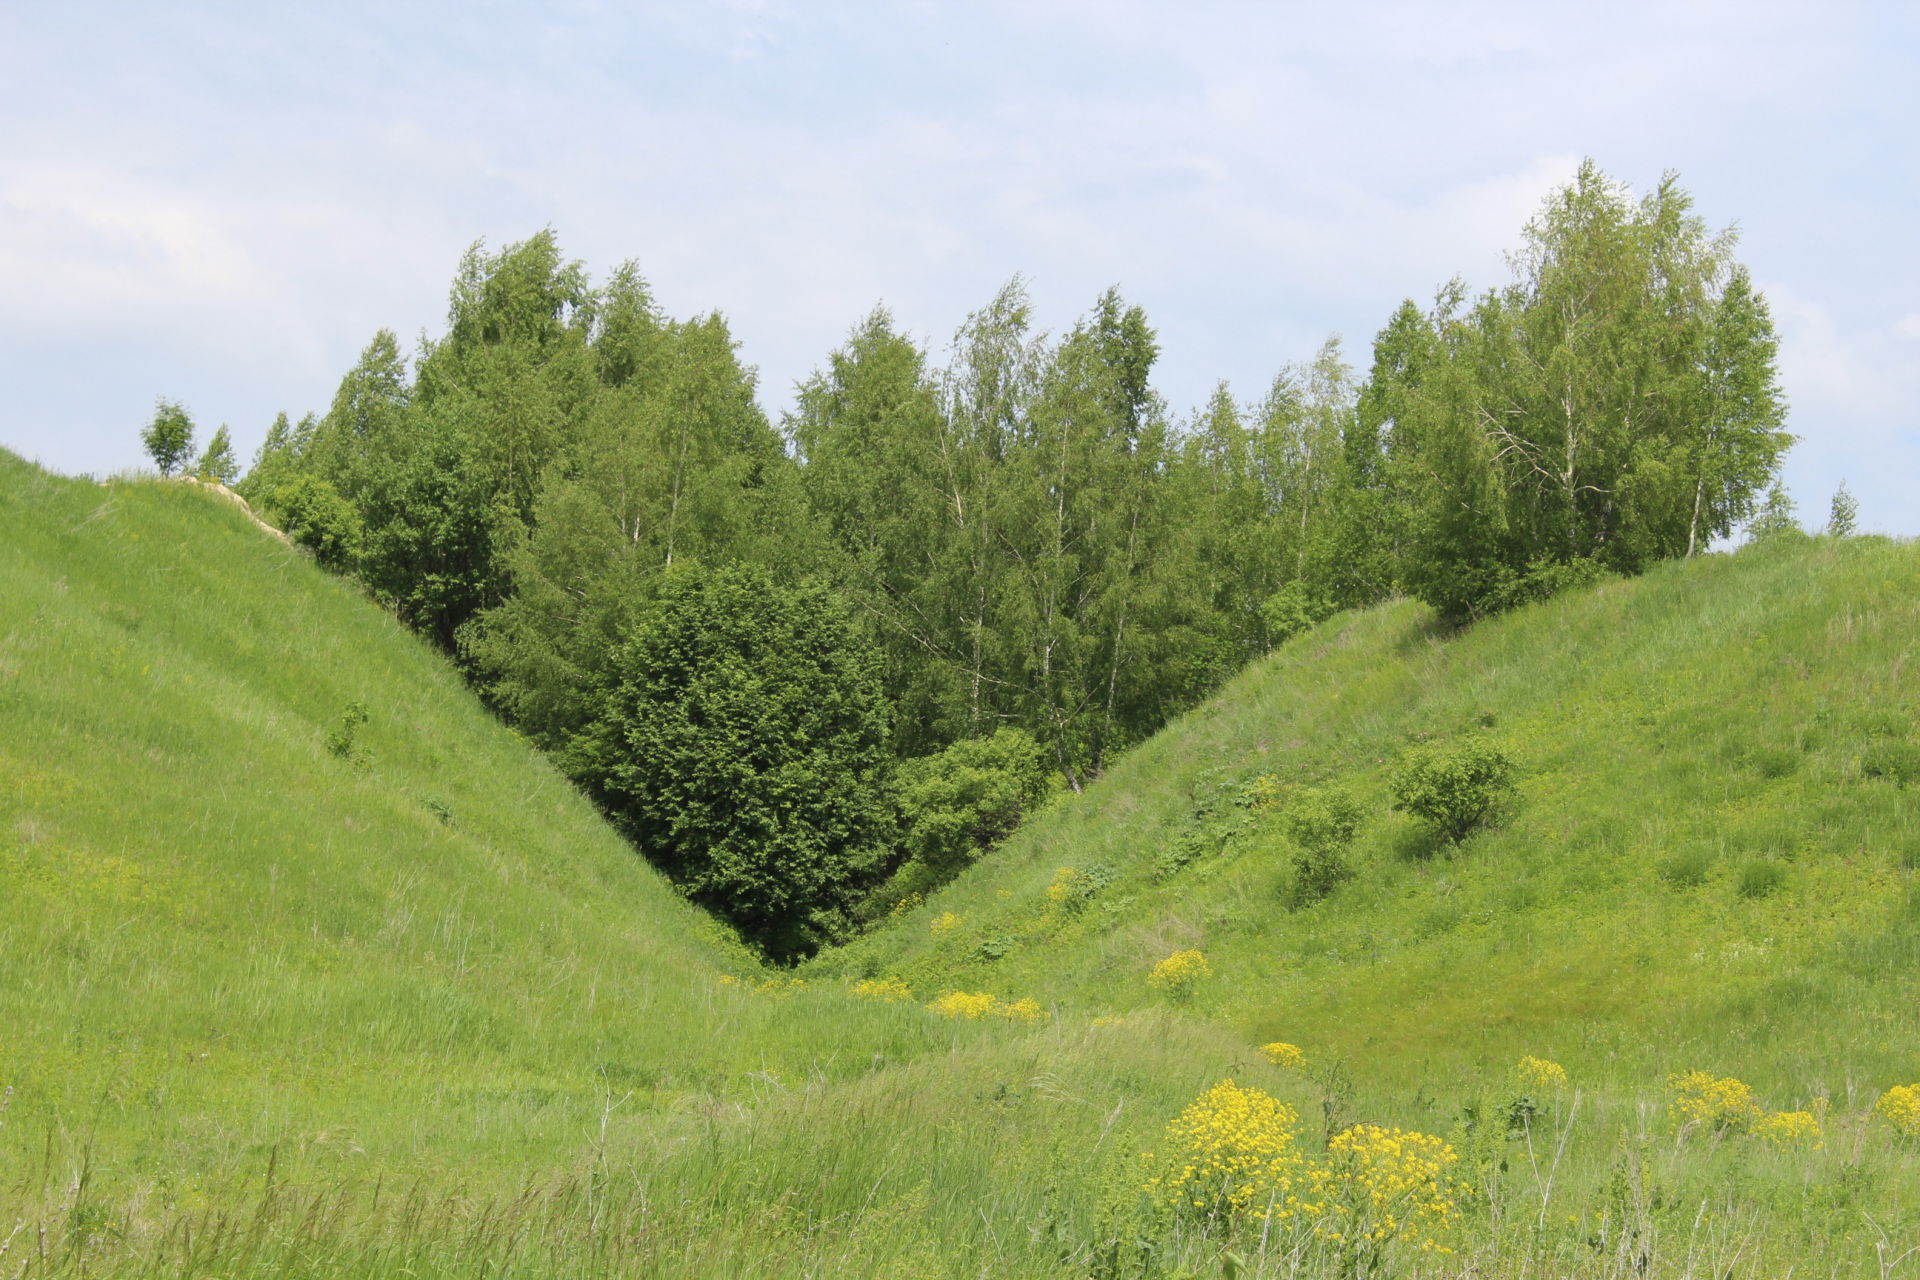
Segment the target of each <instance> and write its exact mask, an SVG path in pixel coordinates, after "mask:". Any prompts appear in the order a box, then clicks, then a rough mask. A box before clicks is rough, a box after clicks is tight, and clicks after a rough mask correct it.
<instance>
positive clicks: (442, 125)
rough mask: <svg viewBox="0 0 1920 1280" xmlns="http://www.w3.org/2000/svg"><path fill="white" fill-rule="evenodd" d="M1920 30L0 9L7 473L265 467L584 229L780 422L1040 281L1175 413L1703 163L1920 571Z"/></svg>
mask: <svg viewBox="0 0 1920 1280" xmlns="http://www.w3.org/2000/svg"><path fill="white" fill-rule="evenodd" d="M1916 67H1920V6H1912V5H1904V4H1885V5H1846V4H1835V3H1827V4H1821V5H1813V4H1806V3H1801V4H1769V3H1765V2H1764V0H1744V2H1742V3H1685V2H1676V0H1665V2H1663V3H1658V4H1636V3H1606V4H1592V5H1577V4H1564V5H1560V4H1556V5H1544V4H1539V3H1525V4H1473V3H1464V2H1454V3H1446V4H1438V3H1429V4H1384V3H1375V4H1366V3H1362V4H1348V5H1341V6H1334V5H1328V4H1311V5H1309V4H1301V3H1277V2H1275V3H1263V4H1228V3H1208V2H1206V0H1186V2H1184V3H1165V4H1133V3H1127V2H1125V0H1112V2H1103V3H1098V4H1095V3H1090V2H1089V3H1080V2H1077V0H1061V2H1059V3H1047V2H1045V0H1027V2H1026V3H1007V4H999V3H993V2H991V0H981V2H977V3H970V4H964V5H962V4H951V5H949V4H934V3H913V2H912V0H894V2H892V3H877V2H876V3H871V4H835V3H827V2H825V0H820V2H809V3H791V4H790V3H783V2H781V0H752V2H749V0H735V2H732V3H712V4H697V3H680V4H660V5H653V4H645V3H622V4H599V3H568V4H551V5H545V6H541V5H533V4H517V5H499V4H491V3H486V2H485V0H466V2H464V3H460V4H457V5H451V4H449V5H439V4H426V3H419V4H407V3H398V4H396V3H393V2H392V0H382V2H381V3H377V4H358V3H350V2H349V3H329V4H326V5H317V4H316V5H305V6H302V5H269V4H260V3H257V2H249V3H246V4H235V5H231V6H226V5H213V4H192V3H179V4H170V5H166V6H159V5H152V4H150V3H140V4H125V5H111V4H89V3H85V0H78V2H75V0H66V2H62V3H41V2H39V0H5V3H0V388H4V392H5V394H4V395H0V445H3V446H5V447H7V448H10V449H13V450H15V451H16V452H19V453H21V454H23V455H25V456H27V457H30V458H34V459H36V460H38V461H40V462H42V463H44V464H45V465H47V466H50V467H52V468H54V469H56V470H59V471H64V472H68V473H92V474H95V475H106V474H110V473H112V472H116V471H119V470H123V469H126V468H131V467H135V466H138V465H140V464H141V463H142V462H143V461H144V459H143V457H142V454H141V449H140V445H139V439H138V437H139V432H140V429H141V428H142V427H143V426H144V425H145V423H146V422H147V421H148V420H149V419H150V418H151V416H152V412H153V405H154V402H155V399H156V398H157V397H162V396H164V397H167V398H169V399H175V400H179V401H181V402H183V403H184V404H186V406H187V407H188V409H189V410H190V412H191V413H192V414H193V416H194V419H195V421H196V422H197V423H198V425H199V428H200V433H201V438H202V439H204V438H205V437H206V436H207V435H209V434H211V432H212V430H213V428H214V427H216V426H217V425H219V424H222V423H225V424H228V425H229V426H230V427H231V430H232V433H233V437H234V441H235V444H236V446H237V448H238V450H239V451H240V453H241V454H242V456H243V457H250V456H251V454H252V451H253V449H254V448H255V447H256V446H257V445H258V443H259V441H260V439H261V437H262V436H263V435H264V434H265V430H266V427H267V425H268V424H269V423H270V422H271V421H272V418H273V416H274V414H275V413H276V412H278V411H280V410H286V411H288V412H290V413H291V414H293V415H294V416H296V417H297V416H299V415H300V414H301V413H303V412H306V411H308V410H317V411H320V410H324V409H325V408H326V406H327V404H328V402H329V401H330V400H331V398H332V395H333V390H334V387H335V385H336V384H337V382H338V380H339V378H340V376H341V374H343V373H344V372H345V371H346V370H347V369H348V368H349V367H350V366H351V365H352V363H353V362H354V360H355V359H356V358H357V356H358V355H359V353H360V351H361V349H362V348H363V347H364V346H365V345H366V343H367V342H368V340H369V339H370V338H371V337H372V336H373V334H374V333H375V332H376V331H377V330H378V329H381V328H390V329H393V330H395V331H396V332H397V333H398V334H400V335H401V338H402V340H403V342H404V343H407V344H409V345H410V344H412V343H413V342H415V341H417V339H418V338H419V336H420V335H422V334H423V333H424V334H429V335H437V334H438V333H439V332H441V330H442V328H443V326H444V322H445V316H446V309H447V291H448V287H449V285H450V283H451V281H452V278H453V274H454V271H455V268H456V267H457V265H458V263H459V260H460V257H461V254H462V253H463V252H464V251H465V250H466V249H467V248H468V247H469V246H470V245H472V244H473V243H475V242H476V241H484V242H485V243H486V244H487V245H488V246H490V247H494V248H498V247H499V246H502V245H505V244H508V243H512V242H514V241H517V240H521V239H524V238H525V237H526V236H528V235H530V234H532V233H534V232H537V231H539V230H541V229H542V228H546V227H551V228H552V229H553V230H554V232H555V234H556V235H557V237H558V239H559V242H560V245H561V248H562V250H563V251H564V252H565V253H566V254H567V256H569V257H571V258H577V259H579V260H581V261H583V262H584V263H586V265H587V266H588V268H589V270H590V271H591V272H592V273H593V275H594V277H595V278H596V279H603V278H604V277H605V276H606V275H608V274H609V273H610V272H611V271H612V270H613V269H614V268H615V267H616V266H617V265H618V264H620V263H622V262H625V261H627V260H632V261H634V262H635V263H637V264H638V266H639V269H640V271H641V273H642V274H643V275H644V276H645V277H646V279H647V280H648V281H649V283H650V284H651V286H652V287H653V291H654V294H655V297H656V299H657V300H658V301H659V302H660V304H661V305H662V306H663V307H664V308H665V309H666V310H667V311H668V312H669V313H670V314H673V315H675V316H691V315H695V314H700V313H705V312H709V311H719V312H720V313H722V314H723V315H724V316H725V317H726V318H727V321H728V323H729V325H730V327H731V330H732V332H733V334H734V337H735V338H736V340H737V341H738V343H739V345H740V352H741V356H742V358H743V359H744V360H745V361H746V362H747V363H749V364H751V365H753V366H755V367H756V368H757V369H758V371H759V394H760V400H761V404H762V406H763V407H764V408H765V409H766V411H767V412H768V414H769V415H770V416H772V417H773V418H774V419H775V420H776V421H778V419H779V417H780V414H781V413H782V412H783V411H784V410H785V409H786V408H788V407H789V406H790V405H791V403H792V398H793V388H794V384H795V383H796V381H798V380H800V379H802V378H804V377H806V376H807V375H808V373H810V372H811V371H812V370H813V369H814V368H816V367H817V366H819V365H820V364H822V363H823V362H824V361H825V359H826V356H827V354H828V353H829V352H830V351H831V350H833V349H834V348H835V347H837V346H838V345H840V344H841V343H842V342H843V341H844V340H845V338H846V336H847V334H848V332H849V331H850V330H851V329H852V328H853V327H854V325H855V324H856V323H858V322H859V321H860V319H861V318H862V317H863V316H865V315H866V314H867V313H868V312H870V311H871V310H872V308H873V307H874V306H875V305H876V304H882V303H883V304H884V305H886V306H887V307H888V309H889V310H890V311H891V312H892V313H893V315H894V317H895V319H896V321H897V322H898V323H899V324H901V325H902V326H904V327H905V328H906V329H908V330H909V331H911V332H912V333H913V334H915V335H916V337H918V338H919V339H921V340H922V341H924V342H925V343H926V344H927V345H928V346H929V347H930V349H931V350H932V351H933V353H934V355H935V357H936V359H937V358H940V356H941V354H942V352H943V351H944V349H945V346H946V343H947V341H948V340H949V338H950V337H951V335H952V333H953V332H954V330H955V329H956V328H957V327H958V326H959V325H960V323H961V322H962V321H963V320H964V319H965V317H966V315H967V314H968V313H969V312H970V311H973V310H976V309H978V308H980V307H982V306H984V305H985V304H986V303H987V302H988V301H989V300H990V299H991V298H992V297H993V295H994V293H995V292H997V290H998V289H999V288H1000V286H1001V285H1002V284H1004V283H1005V282H1006V281H1007V280H1008V279H1009V278H1010V277H1011V276H1013V275H1015V274H1016V273H1018V274H1020V275H1022V276H1023V277H1025V278H1026V280H1027V281H1028V283H1029V287H1030V290H1031V293H1032V297H1033V300H1034V304H1035V308H1036V318H1037V320H1038V322H1039V323H1040V325H1041V326H1042V327H1043V328H1047V329H1050V330H1053V331H1056V332H1057V331H1060V330H1064V329H1066V328H1068V327H1069V326H1071V325H1072V323H1073V322H1074V320H1075V319H1076V318H1077V317H1078V316H1080V315H1081V314H1082V313H1084V312H1085V311H1086V310H1087V309H1088V308H1089V307H1090V306H1091V305H1092V304H1093V302H1094V300H1095V299H1096V298H1097V297H1098V296H1099V294H1100V292H1101V291H1102V290H1104V289H1105V288H1107V287H1108V286H1110V285H1118V286H1119V288H1120V290H1121V292H1122V293H1123V294H1124V295H1125V296H1126V298H1127V299H1128V300H1129V301H1130V302H1134V303H1138V304H1140V305H1141V306H1143V307H1144V308H1145V309H1146V312H1147V315H1148V318H1149V320H1150V321H1151V323H1152V324H1153V325H1154V326H1155V328H1156V329H1157V330H1158V332H1159V338H1160V343H1161V349H1162V355H1161V359H1160V363H1159V364H1158V366H1157V368H1156V372H1155V382H1156V386H1157V387H1158V389H1159V391H1160V392H1161V394H1162V395H1163V396H1164V397H1165V398H1166V399H1167V401H1168V402H1169V404H1170V405H1171V406H1172V407H1173V408H1174V409H1175V410H1176V412H1178V413H1181V414H1184V413H1186V412H1188V411H1190V410H1192V409H1193V408H1195V407H1197V406H1199V405H1200V404H1201V403H1203V402H1204V401H1205V399H1206V398H1207V396H1208V395H1209V394H1210V393H1211V392H1212V390H1213V388H1214V386H1215V385H1216V384H1217V383H1218V382H1219V381H1221V380H1223V379H1224V380H1226V381H1227V382H1228V383H1229V384H1230V385H1231V387H1232V388H1233V390H1234V392H1235V393H1236V394H1237V395H1239V396H1241V397H1242V398H1245V399H1254V398H1258V397H1259V396H1260V395H1261V394H1263V393H1264V391H1265V390H1266V387H1267V386H1268V384H1269V383H1270V382H1271V380H1272V379H1273V377H1274V375H1275V374H1276V373H1277V372H1278V371H1279V370H1280V369H1281V368H1282V367H1283V366H1285V365H1287V364H1288V363H1291V362H1298V361H1304V360H1307V359H1310V358H1311V357H1312V356H1313V354H1314V352H1315V350H1316V349H1317V348H1318V347H1319V345H1320V344H1321V343H1322V342H1323V341H1325V339H1326V338H1327V337H1328V336H1329V335H1338V336H1339V337H1340V338H1341V339H1342V340H1343V342H1344V343H1345V350H1346V352H1347V354H1348V358H1349V359H1350V360H1352V361H1353V362H1354V363H1355V364H1357V365H1359V366H1360V367H1361V368H1363V369H1364V367H1365V365H1366V363H1367V362H1368V359H1369V351H1370V344H1371V342H1372V338H1373V335H1374V334H1375V333H1376V332H1377V331H1378V330H1379V328H1380V327H1381V325H1382V324H1384V323H1385V321H1386V318H1387V316H1388V315H1389V313H1390V312H1391V311H1392V309H1393V308H1394V306H1395V305H1396V304H1397V303H1398V302H1399V301H1400V300H1401V299H1402V298H1406V297H1413V298H1415V299H1417V300H1421V301H1426V300H1429V299H1431V297H1432V296H1433V294H1434V292H1435V290H1436V289H1437V288H1438V287H1439V286H1440V285H1441V284H1443V283H1444V282H1445V281H1447V280H1448V279H1450V278H1452V277H1454V276H1459V277H1461V278H1463V279H1464V280H1465V281H1466V282H1467V283H1468V285H1469V286H1470V287H1472V288H1473V289H1475V290H1478V289H1482V288H1486V287H1490V286H1494V285H1498V284H1501V283H1504V282H1505V281H1506V280H1507V279H1508V268H1507V266H1506V262H1505V256H1504V255H1505V254H1506V252H1507V251H1509V250H1512V249H1513V248H1515V247H1516V246H1517V245H1518V242H1519V237H1520V231H1521V228H1522V227H1523V226H1524V224H1525V223H1526V221H1527V219H1528V217H1529V216H1530V215H1531V214H1532V213H1533V211H1534V210H1535V209H1536V208H1537V207H1538V206H1539V204H1540V202H1541V201H1542V200H1543V199H1544V198H1545V197H1546V196H1547V194H1548V193H1549V192H1550V191H1551V190H1552V189H1553V188H1554V187H1555V186H1556V185H1557V184H1559V183H1562V182H1564V181H1566V180H1567V179H1568V178H1569V177H1570V176H1571V175H1572V173H1573V172H1574V170H1575V168H1576V167H1577V165H1578V164H1579V162H1580V160H1581V158H1582V157H1583V156H1590V157H1592V158H1593V159H1594V160H1595V161H1596V162H1597V163H1598V164H1599V165H1600V166H1601V167H1602V168H1603V169H1604V170H1606V171H1607V172H1608V173H1609V174H1611V175H1612V176H1614V177H1615V178H1618V179H1621V180H1623V181H1626V182H1628V183H1630V184H1632V185H1633V186H1634V187H1635V188H1636V189H1645V188H1646V187H1649V186H1651V185H1652V184H1654V183H1656V182H1657V181H1659V179H1660V176H1661V174H1662V173H1663V172H1665V171H1667V170H1674V171H1677V172H1678V174H1679V177H1680V181H1681V184H1682V185H1683V186H1684V187H1685V188H1686V189H1687V190H1688V191H1690V192H1691V193H1692V195H1693V196H1694V199H1695V201H1696V208H1697V211H1698V212H1699V213H1700V214H1701V215H1702V216H1703V217H1704V218H1705V219H1706V220H1707V221H1708V222H1709V223H1710V224H1712V225H1713V226H1715V227H1721V226H1727V225H1736V226H1737V227H1738V229H1739V232H1740V237H1741V240H1740V250H1739V257H1740V258H1741V260H1742V261H1743V262H1745V263H1746V265H1747V266H1748V267H1749V268H1750V269H1751V271H1752V274H1753V277H1754V279H1755V280H1756V282H1757V283H1758V284H1759V285H1760V287H1761V288H1762V289H1763V290H1764V292H1765V293H1766V296H1767V298H1768V300H1769V302H1770V304H1771V306H1772V309H1773V314H1774V317H1775V321H1776V324H1777V326H1778V329H1779V332H1780V335H1781V351H1780V372H1781V379H1782V383H1783V385H1784V387H1785V389H1786V392H1787V396H1788V398H1789V401H1790V403H1791V413H1790V418H1789V426H1790V428H1791V430H1792V431H1793V432H1794V433H1795V434H1796V435H1798V436H1799V437H1800V441H1799V443H1798V444H1797V445H1796V446H1795V447H1794V448H1793V450H1792V451H1791V452H1790V453H1789V454H1788V457H1787V461H1786V466H1785V473H1784V474H1785V479H1786V482H1787V485H1788V488H1789V491H1790V492H1791V493H1792V495H1793V497H1794V498H1795V500H1796V501H1797V503H1798V504H1799V508H1800V514H1801V516H1802V518H1803V520H1805V521H1806V522H1807V523H1809V524H1810V525H1814V526H1818V525H1820V524H1822V523H1824V521H1825V518H1826V513H1827V510H1828V503H1829V499H1830V497H1831V495H1832V493H1833V491H1834V489H1835V487H1836V486H1837V485H1838V484H1840V483H1841V482H1842V481H1843V480H1844V481H1845V482H1846V484H1847V486H1848V487H1849V489H1850V490H1851V491H1852V492H1853V493H1854V494H1855V496H1856V497H1857V498H1858V500H1859V524H1860V527H1861V528H1862V529H1863V530H1873V531H1879V532H1886V533H1894V534H1901V535H1915V534H1920V408H1917V407H1916V406H1920V253H1916V252H1915V249H1914V242H1915V232H1916V230H1920V89H1916V88H1915V87H1914V69H1915V68H1916Z"/></svg>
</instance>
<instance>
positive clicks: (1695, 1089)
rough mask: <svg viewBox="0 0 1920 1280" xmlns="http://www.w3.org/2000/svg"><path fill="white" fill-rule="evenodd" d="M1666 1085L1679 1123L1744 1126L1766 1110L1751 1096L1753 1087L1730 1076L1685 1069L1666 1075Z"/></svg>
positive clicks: (1722, 1126) (1728, 1126)
mask: <svg viewBox="0 0 1920 1280" xmlns="http://www.w3.org/2000/svg"><path fill="white" fill-rule="evenodd" d="M1667 1088H1669V1089H1671V1090H1673V1114H1674V1116H1675V1117H1676V1118H1677V1119H1678V1120H1679V1121H1680V1122H1681V1123H1682V1124H1704V1125H1710V1126H1712V1127H1713V1128H1715V1129H1747V1128H1751V1127H1752V1125H1753V1122H1754V1121H1756V1120H1758V1119H1759V1118H1760V1117H1761V1116H1763V1115H1765V1114H1766V1112H1764V1111H1762V1110H1761V1109H1760V1104H1759V1103H1757V1102H1755V1101H1754V1100H1753V1089H1752V1088H1751V1087H1750V1086H1748V1085H1745V1084H1742V1083H1741V1082H1740V1081H1738V1080H1735V1079H1734V1078H1733V1077H1732V1076H1716V1075H1714V1074H1713V1073H1712V1072H1708V1071H1688V1072H1685V1073H1684V1074H1679V1075H1672V1076H1668V1077H1667Z"/></svg>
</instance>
